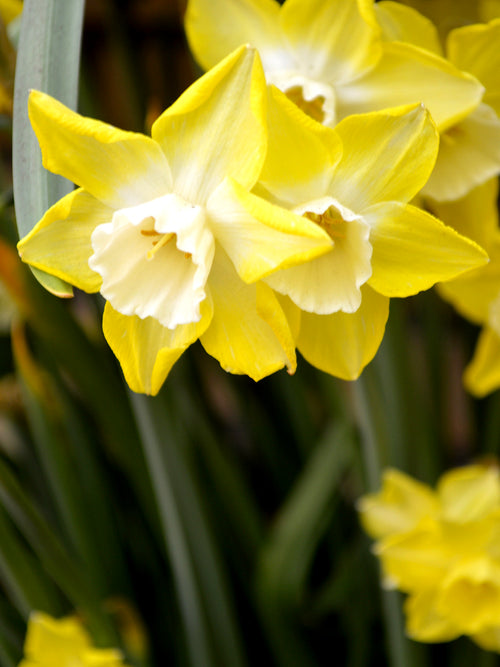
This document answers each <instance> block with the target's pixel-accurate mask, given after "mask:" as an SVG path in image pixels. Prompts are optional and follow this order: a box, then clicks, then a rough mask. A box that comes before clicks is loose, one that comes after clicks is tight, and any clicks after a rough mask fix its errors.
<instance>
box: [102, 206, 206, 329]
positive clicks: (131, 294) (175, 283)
mask: <svg viewBox="0 0 500 667" xmlns="http://www.w3.org/2000/svg"><path fill="white" fill-rule="evenodd" d="M92 247H93V249H94V254H93V255H92V257H91V258H90V260H89V265H90V267H91V268H92V269H93V270H94V271H96V272H97V273H99V274H100V275H101V277H102V287H101V293H102V295H103V296H104V297H105V298H106V299H107V300H108V301H109V302H110V303H111V305H112V306H113V308H115V309H116V310H118V311H119V312H120V313H122V314H123V315H137V316H138V317H140V318H141V319H145V318H146V317H154V318H155V319H157V320H158V321H159V322H160V323H161V324H162V325H163V326H165V327H167V328H168V329H175V327H177V326H179V325H183V324H190V323H192V322H198V321H199V320H200V317H201V313H200V304H201V302H202V301H203V300H204V299H205V298H206V291H205V284H206V281H207V278H208V275H209V273H210V269H211V266H212V260H213V255H214V250H215V243H214V239H213V236H212V233H211V231H210V230H209V229H208V227H207V225H206V221H205V211H204V209H203V208H202V207H200V206H194V205H192V204H190V203H189V202H186V201H184V200H183V199H182V198H180V197H178V196H177V195H174V194H169V195H164V196H163V197H159V198H158V199H154V200H152V201H149V202H146V203H145V204H140V205H139V206H134V207H131V208H127V209H121V210H119V211H116V212H115V213H114V215H113V219H112V221H111V222H109V223H105V224H103V225H99V226H98V227H96V229H95V230H94V232H93V234H92ZM153 260H154V261H153Z"/></svg>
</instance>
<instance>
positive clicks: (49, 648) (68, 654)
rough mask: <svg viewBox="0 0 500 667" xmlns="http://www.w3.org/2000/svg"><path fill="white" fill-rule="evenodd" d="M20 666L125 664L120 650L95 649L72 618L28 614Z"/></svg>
mask: <svg viewBox="0 0 500 667" xmlns="http://www.w3.org/2000/svg"><path fill="white" fill-rule="evenodd" d="M24 656H25V657H24V660H22V661H21V662H20V664H19V667H125V663H124V662H123V660H122V655H121V653H120V651H118V650H116V649H98V648H95V647H94V646H93V645H92V642H91V639H90V637H89V635H88V634H87V632H86V630H85V629H84V627H83V626H82V624H81V623H80V622H79V621H78V619H77V618H75V617H67V618H61V619H59V620H57V619H55V618H52V617H51V616H48V615H47V614H43V613H42V612H34V613H32V614H31V616H30V620H29V624H28V632H27V635H26V641H25V644H24Z"/></svg>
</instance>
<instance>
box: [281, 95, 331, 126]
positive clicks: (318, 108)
mask: <svg viewBox="0 0 500 667" xmlns="http://www.w3.org/2000/svg"><path fill="white" fill-rule="evenodd" d="M285 95H286V96H287V97H288V99H289V100H291V101H292V102H293V103H294V104H296V105H297V106H298V107H299V109H302V111H303V112H304V113H306V114H307V115H308V116H310V117H311V118H314V120H317V121H318V122H319V123H322V122H323V121H324V120H325V112H324V111H323V104H324V103H325V101H326V98H325V97H323V95H318V96H317V97H314V98H313V99H312V100H306V99H304V92H303V90H302V87H301V86H293V87H292V88H288V90H286V91H285Z"/></svg>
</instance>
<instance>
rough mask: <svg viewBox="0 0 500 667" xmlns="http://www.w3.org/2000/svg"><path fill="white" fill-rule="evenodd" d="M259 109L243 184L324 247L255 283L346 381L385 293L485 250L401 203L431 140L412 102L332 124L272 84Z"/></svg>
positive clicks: (458, 267)
mask: <svg viewBox="0 0 500 667" xmlns="http://www.w3.org/2000/svg"><path fill="white" fill-rule="evenodd" d="M268 109H269V112H268V113H269V127H270V131H269V151H268V155H267V159H266V162H265V164H264V168H263V170H262V173H261V176H260V178H259V182H258V184H257V186H256V189H255V191H256V192H258V193H259V194H260V195H261V196H263V197H267V198H268V199H269V201H271V202H274V203H279V204H280V205H281V206H283V207H286V208H289V209H290V210H292V211H293V212H295V213H297V214H300V215H302V216H304V217H305V218H308V219H309V220H311V221H313V222H314V223H315V224H316V225H317V226H318V227H319V228H321V229H323V230H325V231H326V232H327V233H328V234H329V236H330V237H331V239H332V246H331V248H330V250H329V251H328V252H327V253H325V254H324V255H322V256H321V257H318V258H315V259H312V260H310V261H309V262H307V263H302V264H300V265H297V266H293V267H290V268H286V269H283V270H280V271H277V272H275V273H273V274H272V275H270V276H268V277H267V278H265V282H266V283H267V284H268V285H270V286H271V287H272V288H273V289H274V290H276V292H278V293H279V294H280V295H282V297H281V303H282V305H283V307H285V309H286V312H287V314H288V316H289V319H290V321H291V322H293V323H294V324H293V326H292V325H291V326H292V328H293V329H295V331H296V332H297V333H296V339H297V347H298V349H299V350H300V352H301V353H302V354H303V356H304V357H305V358H306V359H307V360H308V361H309V362H310V363H312V364H313V365H315V366H316V367H317V368H320V369H321V370H324V371H326V372H328V373H331V374H332V375H335V376H337V377H341V378H344V379H347V380H351V379H354V378H356V377H357V376H358V375H359V374H360V372H361V370H362V369H363V367H364V366H365V365H366V364H367V363H368V362H369V361H370V360H371V359H372V357H373V356H374V354H375V352H376V351H377V349H378V347H379V345H380V342H381V340H382V337H383V333H384V328H385V323H386V320H387V316H388V309H389V297H406V296H410V295H412V294H416V293H417V292H419V291H421V290H424V289H428V288H429V287H431V286H432V285H434V283H436V282H437V281H440V280H447V279H449V278H451V277H453V276H456V275H458V274H460V273H461V272H463V271H466V270H468V269H470V268H472V267H474V266H479V265H482V264H484V263H485V262H486V261H487V257H486V255H485V253H484V252H483V251H482V249H481V248H480V247H479V246H478V245H476V244H475V243H474V242H473V241H470V240H469V239H466V238H464V237H463V236H460V235H459V234H457V232H456V231H454V230H453V229H451V228H450V227H446V226H445V225H443V224H442V223H441V222H440V221H439V220H437V219H436V218H434V217H433V216H431V215H429V214H428V213H425V212H424V211H421V210H420V209H418V208H415V207H414V206H410V205H408V203H407V202H408V201H410V200H411V199H412V198H413V197H414V196H415V194H416V193H417V192H418V191H419V190H420V188H421V187H422V185H423V184H424V183H425V182H426V180H427V178H428V176H429V174H430V172H431V171H432V168H433V166H434V160H435V158H436V153H437V150H438V134H437V131H436V128H435V126H434V124H433V123H432V121H431V119H430V115H429V113H428V112H427V111H426V110H425V109H424V108H423V106H422V105H416V106H413V107H400V108H397V109H392V110H387V111H381V112H373V113H371V114H363V115H359V116H351V117H349V118H346V119H345V120H343V121H341V122H340V123H339V124H338V125H337V126H336V128H335V129H331V128H327V127H324V126H322V125H320V124H319V123H316V122H315V121H313V120H311V119H310V118H308V117H307V116H306V115H305V114H303V113H302V112H301V111H300V110H299V109H297V107H296V106H295V105H294V104H292V103H291V102H290V101H289V100H288V99H287V97H286V96H285V95H284V94H283V93H281V92H280V91H279V90H278V89H277V88H271V89H270V91H269V105H268ZM285 297H288V299H285Z"/></svg>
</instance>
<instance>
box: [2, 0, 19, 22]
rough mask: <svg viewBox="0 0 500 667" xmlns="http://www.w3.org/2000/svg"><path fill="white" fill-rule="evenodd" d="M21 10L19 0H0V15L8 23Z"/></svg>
mask: <svg viewBox="0 0 500 667" xmlns="http://www.w3.org/2000/svg"><path fill="white" fill-rule="evenodd" d="M22 11H23V3H22V1H21V0H0V17H1V18H2V21H3V22H4V23H5V25H8V24H9V23H10V22H11V21H13V20H14V19H15V18H16V17H17V16H19V14H20V13H21V12H22Z"/></svg>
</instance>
